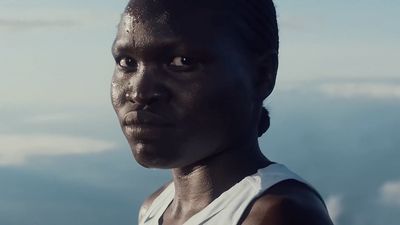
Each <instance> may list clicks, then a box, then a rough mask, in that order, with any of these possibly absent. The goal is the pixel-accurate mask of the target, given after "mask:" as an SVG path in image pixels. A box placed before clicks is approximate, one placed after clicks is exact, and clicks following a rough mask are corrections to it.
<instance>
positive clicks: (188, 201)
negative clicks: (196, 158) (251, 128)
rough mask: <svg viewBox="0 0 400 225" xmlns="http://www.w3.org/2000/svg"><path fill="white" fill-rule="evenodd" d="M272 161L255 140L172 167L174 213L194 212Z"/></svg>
mask: <svg viewBox="0 0 400 225" xmlns="http://www.w3.org/2000/svg"><path fill="white" fill-rule="evenodd" d="M270 163H271V162H270V161H269V160H268V159H267V158H266V157H265V156H264V155H263V154H262V153H261V151H260V149H259V146H258V143H257V142H255V143H254V144H253V145H250V146H249V145H248V146H243V147H241V148H235V149H231V150H230V149H229V150H225V151H223V152H221V153H219V154H217V155H213V156H211V157H209V158H206V159H204V160H202V161H200V162H197V163H196V164H194V165H190V166H187V167H184V168H176V169H173V170H172V174H173V181H174V185H175V197H174V201H173V203H172V205H171V206H172V207H171V208H172V211H173V213H176V214H181V215H182V214H195V213H196V212H198V211H200V210H202V209H203V208H204V207H206V206H207V205H208V204H210V203H211V202H212V201H213V200H215V199H216V198H217V197H218V196H219V195H221V194H222V193H223V192H224V191H226V190H228V189H229V188H231V187H232V186H234V185H235V184H236V183H238V182H239V181H241V180H242V179H243V178H244V177H246V176H249V175H251V174H254V173H256V172H257V170H258V169H260V168H263V167H266V166H268V165H269V164H270Z"/></svg>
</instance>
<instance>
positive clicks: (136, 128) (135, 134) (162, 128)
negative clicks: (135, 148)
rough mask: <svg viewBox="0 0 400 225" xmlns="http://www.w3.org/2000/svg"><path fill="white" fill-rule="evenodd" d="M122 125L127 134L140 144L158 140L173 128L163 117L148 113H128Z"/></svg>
mask: <svg viewBox="0 0 400 225" xmlns="http://www.w3.org/2000/svg"><path fill="white" fill-rule="evenodd" d="M122 124H123V126H124V129H125V134H126V135H128V136H129V137H132V138H133V139H134V140H136V141H139V142H143V141H152V140H157V139H159V138H161V137H163V136H164V135H165V134H166V132H167V131H168V130H169V129H170V128H172V127H173V125H172V123H169V122H168V121H167V120H166V119H164V118H163V117H161V116H159V115H157V114H154V113H151V112H146V111H132V112H129V113H127V114H126V115H125V117H124V119H123V122H122Z"/></svg>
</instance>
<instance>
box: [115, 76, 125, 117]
mask: <svg viewBox="0 0 400 225" xmlns="http://www.w3.org/2000/svg"><path fill="white" fill-rule="evenodd" d="M127 88H128V82H125V81H124V80H123V79H121V78H118V76H117V75H115V74H114V76H113V78H112V82H111V102H112V105H113V106H114V109H115V110H116V111H117V110H118V109H119V108H120V107H122V106H123V105H124V104H125V101H126V100H125V94H126V90H127Z"/></svg>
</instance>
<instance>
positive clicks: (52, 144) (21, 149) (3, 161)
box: [0, 134, 115, 166]
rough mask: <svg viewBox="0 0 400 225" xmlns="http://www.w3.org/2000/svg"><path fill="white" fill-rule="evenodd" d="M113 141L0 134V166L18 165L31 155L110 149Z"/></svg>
mask: <svg viewBox="0 0 400 225" xmlns="http://www.w3.org/2000/svg"><path fill="white" fill-rule="evenodd" d="M114 147H115V144H114V143H111V142H108V141H103V140H96V139H90V138H83V137H73V136H63V135H49V134H33V135H3V134H0V166H18V165H23V164H24V163H26V162H27V161H28V160H29V158H30V157H32V156H60V155H78V154H89V153H100V152H104V151H107V150H111V149H112V148H114Z"/></svg>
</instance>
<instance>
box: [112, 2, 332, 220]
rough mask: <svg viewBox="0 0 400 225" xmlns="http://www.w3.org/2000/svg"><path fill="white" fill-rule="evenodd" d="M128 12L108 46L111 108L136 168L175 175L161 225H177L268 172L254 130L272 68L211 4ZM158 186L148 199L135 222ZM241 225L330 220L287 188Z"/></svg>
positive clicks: (133, 6)
mask: <svg viewBox="0 0 400 225" xmlns="http://www.w3.org/2000/svg"><path fill="white" fill-rule="evenodd" d="M195 2H196V3H195ZM199 2H201V3H199ZM194 4H196V5H194ZM199 4H201V5H199ZM203 4H204V5H203ZM214 4H215V3H214ZM129 6H130V7H128V8H127V10H126V12H125V13H124V14H123V16H122V19H121V22H120V25H119V28H118V33H117V37H116V39H115V42H114V45H113V55H114V57H115V59H116V68H115V71H114V75H113V85H112V103H113V106H114V109H115V111H116V113H117V115H118V118H119V120H120V123H121V127H122V130H123V132H124V134H125V136H126V138H127V140H128V143H129V144H130V146H131V148H132V152H133V155H134V157H135V159H136V161H137V162H138V163H140V164H141V165H143V166H145V167H149V168H167V169H171V170H172V176H173V183H174V185H175V197H174V200H173V202H172V203H171V204H170V205H169V207H168V208H167V210H166V211H165V212H164V214H163V217H162V218H161V221H160V224H164V225H167V224H174V225H177V224H183V223H184V222H185V221H187V220H188V219H189V218H190V217H191V216H193V215H194V214H196V213H197V212H199V211H201V210H202V209H204V208H205V207H206V206H207V205H208V204H210V203H211V202H212V201H213V200H214V199H216V198H217V197H218V196H219V195H221V193H223V192H224V191H226V190H228V189H229V188H230V187H232V186H233V185H234V184H236V183H237V182H239V181H240V180H242V179H243V178H244V177H246V176H249V175H252V174H254V173H256V172H257V170H258V169H260V168H264V167H266V166H268V165H269V164H271V162H270V161H269V160H268V159H267V158H266V157H265V156H264V155H263V154H262V153H261V151H260V148H259V146H258V135H257V134H258V132H257V130H258V127H257V126H258V122H259V120H260V112H261V106H262V100H263V99H265V98H266V97H267V96H268V95H269V94H270V93H271V91H272V89H273V85H274V83H275V75H276V62H275V61H274V60H270V58H269V57H268V56H266V57H265V56H262V57H259V58H254V57H252V55H251V53H249V52H247V51H246V48H245V47H244V43H243V41H242V40H240V39H239V38H238V37H236V35H234V34H235V33H234V28H233V26H232V25H230V24H231V23H230V24H228V23H225V22H224V21H229V20H231V19H232V18H233V17H234V15H230V14H229V13H226V12H222V11H221V10H220V9H219V8H218V7H219V6H215V7H214V6H213V3H212V2H211V1H210V2H208V1H198V2H197V1H193V2H192V1H182V0H172V1H171V0H170V1H163V0H159V1H147V0H137V1H131V2H130V3H129ZM205 6H206V7H205ZM163 188H164V187H163ZM163 188H161V189H160V190H159V191H157V192H155V193H154V194H153V195H152V196H150V197H149V198H148V199H147V200H146V201H145V203H144V204H143V205H142V208H141V211H140V216H143V213H144V212H145V211H146V209H147V208H148V207H149V206H150V205H151V203H152V201H153V200H154V199H155V198H156V197H157V196H158V195H159V194H160V193H161V191H162V190H163ZM294 221H297V222H294ZM241 224H252V225H255V224H265V225H267V224H268V225H280V224H282V225H283V224H291V225H293V224H310V225H312V224H318V225H322V224H331V222H330V219H329V216H328V215H327V213H326V210H325V208H324V205H323V203H322V202H321V201H320V200H319V198H318V197H317V196H316V195H315V194H314V193H313V192H312V191H311V190H310V189H309V188H308V187H306V186H305V185H303V184H300V183H298V182H292V181H287V182H283V183H281V184H278V185H276V186H274V187H273V188H271V189H270V190H269V191H268V192H267V193H265V194H264V195H262V196H261V197H260V198H259V199H257V200H255V201H254V202H253V203H252V204H251V205H250V206H249V208H248V210H247V211H246V213H245V214H244V215H243V218H242V221H241Z"/></svg>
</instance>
